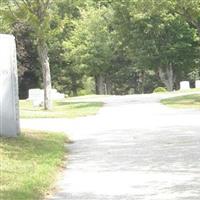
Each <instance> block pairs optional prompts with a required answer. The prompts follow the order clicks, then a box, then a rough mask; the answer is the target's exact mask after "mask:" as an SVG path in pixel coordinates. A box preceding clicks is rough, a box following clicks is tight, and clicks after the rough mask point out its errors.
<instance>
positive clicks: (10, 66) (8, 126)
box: [0, 34, 20, 137]
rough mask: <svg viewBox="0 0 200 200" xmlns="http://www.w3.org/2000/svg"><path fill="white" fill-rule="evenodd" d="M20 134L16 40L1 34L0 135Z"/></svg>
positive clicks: (12, 135)
mask: <svg viewBox="0 0 200 200" xmlns="http://www.w3.org/2000/svg"><path fill="white" fill-rule="evenodd" d="M19 133H20V127H19V96H18V78H17V59H16V46H15V38H14V36H12V35H6V34H0V135H1V136H6V137H14V136H17V135H18V134H19Z"/></svg>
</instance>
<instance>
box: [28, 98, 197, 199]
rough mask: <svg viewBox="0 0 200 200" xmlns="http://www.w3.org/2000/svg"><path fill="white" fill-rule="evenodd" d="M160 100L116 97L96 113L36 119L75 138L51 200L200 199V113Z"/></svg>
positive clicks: (38, 123)
mask: <svg viewBox="0 0 200 200" xmlns="http://www.w3.org/2000/svg"><path fill="white" fill-rule="evenodd" d="M160 98H161V97H160V96H157V95H138V96H137V95H135V96H125V97H111V98H108V99H107V100H106V102H107V103H106V106H105V107H104V108H103V109H102V110H101V111H100V112H99V114H98V115H97V116H91V117H86V118H80V119H77V120H68V121H64V120H58V121H57V122H56V123H53V121H52V123H49V122H48V121H45V119H44V120H43V121H41V120H40V121H36V122H35V123H36V124H37V126H38V127H39V128H42V127H43V126H44V124H45V123H48V127H49V128H50V129H51V130H52V129H54V126H55V124H57V128H58V126H59V129H60V130H65V131H68V132H70V133H71V137H72V138H73V140H74V143H73V144H70V146H69V151H70V158H69V162H68V166H67V170H65V171H64V173H63V176H62V178H61V180H60V181H59V182H58V183H57V188H58V190H57V192H56V193H55V194H54V195H53V196H52V197H49V198H48V200H65V199H66V200H199V199H200V119H199V116H200V111H198V110H175V109H171V108H167V107H165V106H162V105H160V104H159V103H158V101H159V99H160ZM52 120H53V119H52ZM54 120H55V119H54ZM54 122H55V121H54ZM24 124H28V121H26V123H24ZM31 124H32V126H36V124H35V125H34V124H33V123H31ZM50 124H51V125H50ZM28 125H29V126H30V124H28Z"/></svg>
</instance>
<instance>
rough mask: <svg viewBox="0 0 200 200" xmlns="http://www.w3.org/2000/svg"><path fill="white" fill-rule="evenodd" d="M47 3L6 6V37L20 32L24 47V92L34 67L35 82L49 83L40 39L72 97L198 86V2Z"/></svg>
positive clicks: (56, 77)
mask: <svg viewBox="0 0 200 200" xmlns="http://www.w3.org/2000/svg"><path fill="white" fill-rule="evenodd" d="M16 2H17V3H18V5H20V6H18V5H17V4H16ZM26 3H30V4H26ZM46 3H48V1H46V0H45V1H34V0H31V1H22V0H17V1H11V0H10V1H6V0H2V5H1V8H0V9H1V10H0V11H2V15H0V21H1V22H2V26H1V29H2V32H7V33H8V32H13V33H14V34H15V35H16V36H17V40H18V41H19V42H20V43H21V44H20V45H19V47H20V49H19V51H18V56H19V63H20V67H19V68H20V70H19V72H20V80H22V81H21V83H20V85H22V87H20V91H21V92H20V94H21V93H23V90H26V91H27V89H28V88H29V86H27V85H29V84H30V83H29V82H28V81H27V79H24V77H23V74H24V73H26V71H28V72H29V69H30V68H31V72H32V74H34V75H36V77H37V81H35V80H34V81H35V83H34V84H32V83H31V84H32V85H41V83H42V81H41V78H40V77H41V76H40V75H39V72H40V73H41V71H39V70H38V61H37V58H36V57H37V54H35V49H36V45H35V44H36V42H38V41H39V38H40V40H41V39H42V40H45V41H46V42H47V45H48V47H49V57H50V66H51V71H52V85H53V87H54V88H57V89H58V90H59V91H61V92H64V93H66V94H68V95H70V96H76V95H78V94H89V93H91V92H94V88H95V90H96V91H95V92H97V93H98V92H99V91H100V90H101V92H103V93H105V92H107V93H108V94H128V93H129V91H130V90H134V92H135V93H144V92H151V91H152V90H153V88H156V87H158V86H162V85H163V86H166V87H167V88H168V86H167V84H168V83H169V82H170V81H171V85H172V87H173V88H176V89H177V88H178V87H179V81H180V80H183V79H184V80H191V81H192V82H194V81H195V79H196V78H198V76H199V74H198V73H199V64H200V57H199V55H200V45H199V44H200V43H199V41H200V10H199V7H200V6H199V5H200V1H199V0H191V1H187V0H160V1H157V0H124V1H122V0H103V1H102V0H86V1H81V0H77V1H71V0H58V1H49V4H48V6H47V4H46ZM6 5H10V7H8V6H6ZM27 5H28V7H27ZM45 5H46V7H45ZM27 8H31V9H27ZM36 11H38V12H36ZM8 13H10V15H9V14H8ZM39 13H43V14H42V15H39ZM19 19H20V24H24V25H25V24H26V25H25V26H27V25H28V26H29V27H28V28H27V32H26V31H25V32H26V34H27V35H28V36H27V35H26V36H25V37H24V38H26V39H23V38H22V37H21V35H23V34H25V33H24V30H23V29H22V30H20V29H19V28H16V24H19ZM19 38H20V40H19ZM27 40H32V41H33V42H32V43H30V42H29V43H28V41H27ZM22 43H24V44H25V45H24V44H22ZM22 49H24V50H22ZM30 49H31V50H30ZM32 50H33V51H32ZM24 55H26V56H24ZM32 55H33V56H32ZM30 57H31V58H32V59H30ZM33 66H35V67H33ZM27 69H28V70H27ZM161 72H162V73H163V74H162V73H161ZM170 75H171V77H170ZM21 77H22V79H21ZM88 77H92V79H93V81H91V82H90V83H88V84H91V86H89V85H88V84H86V82H87V81H86V80H87V78H88ZM88 88H90V89H88Z"/></svg>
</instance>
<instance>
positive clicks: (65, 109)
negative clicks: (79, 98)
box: [20, 100, 103, 118]
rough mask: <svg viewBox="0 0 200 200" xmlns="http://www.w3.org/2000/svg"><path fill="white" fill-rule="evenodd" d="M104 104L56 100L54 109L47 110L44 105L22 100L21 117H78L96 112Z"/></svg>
mask: <svg viewBox="0 0 200 200" xmlns="http://www.w3.org/2000/svg"><path fill="white" fill-rule="evenodd" d="M102 106H103V103H102V102H69V101H67V100H63V101H54V103H53V109H52V110H50V111H45V110H44V109H43V107H33V105H32V102H31V101H27V100H21V101H20V117H21V118H76V117H83V116H87V115H94V114H96V113H97V112H98V111H99V109H100V108H101V107H102Z"/></svg>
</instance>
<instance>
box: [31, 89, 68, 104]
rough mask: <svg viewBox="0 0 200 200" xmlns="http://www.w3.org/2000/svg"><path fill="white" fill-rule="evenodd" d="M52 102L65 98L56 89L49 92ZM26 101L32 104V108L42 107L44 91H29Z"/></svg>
mask: <svg viewBox="0 0 200 200" xmlns="http://www.w3.org/2000/svg"><path fill="white" fill-rule="evenodd" d="M51 98H52V100H62V99H64V98H65V94H62V93H59V92H57V90H56V89H52V90H51ZM28 100H30V101H32V102H33V106H43V104H44V90H42V89H39V88H35V89H29V96H28Z"/></svg>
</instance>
